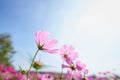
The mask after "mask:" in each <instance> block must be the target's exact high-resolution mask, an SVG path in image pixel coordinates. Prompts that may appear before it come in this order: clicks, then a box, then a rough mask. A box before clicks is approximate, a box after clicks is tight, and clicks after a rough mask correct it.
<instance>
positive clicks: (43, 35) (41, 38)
mask: <svg viewBox="0 0 120 80" xmlns="http://www.w3.org/2000/svg"><path fill="white" fill-rule="evenodd" d="M49 36H50V33H49V32H47V31H43V30H42V31H38V32H37V33H36V42H37V44H38V45H43V44H44V43H45V42H46V41H48V38H49Z"/></svg>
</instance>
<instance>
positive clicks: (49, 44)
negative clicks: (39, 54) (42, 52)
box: [43, 39, 58, 49]
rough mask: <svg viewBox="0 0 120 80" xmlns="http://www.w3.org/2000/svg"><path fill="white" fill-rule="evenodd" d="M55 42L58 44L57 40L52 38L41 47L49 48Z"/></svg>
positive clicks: (53, 45)
mask: <svg viewBox="0 0 120 80" xmlns="http://www.w3.org/2000/svg"><path fill="white" fill-rule="evenodd" d="M57 44H58V42H57V40H56V39H54V40H51V41H48V42H46V43H45V44H44V46H43V47H44V48H45V49H51V48H53V47H55V46H56V45H57Z"/></svg>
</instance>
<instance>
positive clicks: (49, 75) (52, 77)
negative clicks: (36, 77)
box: [42, 73, 54, 80]
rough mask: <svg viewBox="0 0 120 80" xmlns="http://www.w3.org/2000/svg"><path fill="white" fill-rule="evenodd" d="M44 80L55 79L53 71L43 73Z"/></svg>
mask: <svg viewBox="0 0 120 80" xmlns="http://www.w3.org/2000/svg"><path fill="white" fill-rule="evenodd" d="M42 80H54V76H53V75H52V74H51V73H47V74H43V76H42Z"/></svg>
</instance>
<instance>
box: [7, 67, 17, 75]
mask: <svg viewBox="0 0 120 80" xmlns="http://www.w3.org/2000/svg"><path fill="white" fill-rule="evenodd" d="M6 69H7V71H9V72H10V73H12V74H16V71H15V70H14V69H13V68H12V67H11V66H7V68H6Z"/></svg>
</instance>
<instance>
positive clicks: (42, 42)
mask: <svg viewBox="0 0 120 80" xmlns="http://www.w3.org/2000/svg"><path fill="white" fill-rule="evenodd" d="M49 36H50V33H49V32H47V31H44V30H41V31H38V32H37V33H36V43H37V45H38V48H39V49H40V50H43V51H45V52H48V53H57V51H58V49H52V48H54V47H55V46H56V45H57V44H58V42H57V40H56V39H53V40H49Z"/></svg>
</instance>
